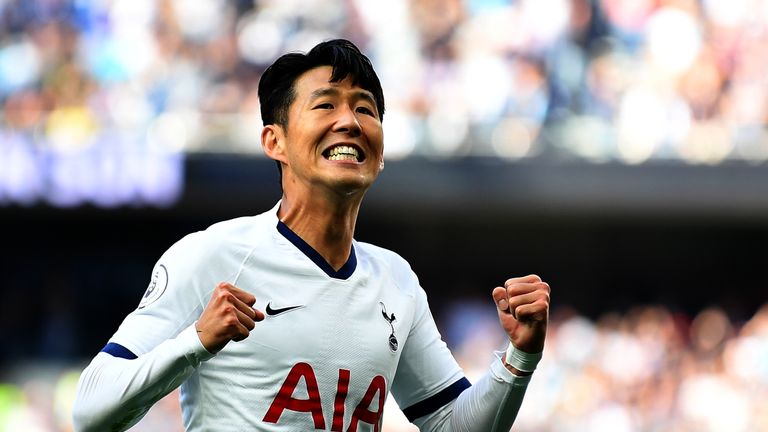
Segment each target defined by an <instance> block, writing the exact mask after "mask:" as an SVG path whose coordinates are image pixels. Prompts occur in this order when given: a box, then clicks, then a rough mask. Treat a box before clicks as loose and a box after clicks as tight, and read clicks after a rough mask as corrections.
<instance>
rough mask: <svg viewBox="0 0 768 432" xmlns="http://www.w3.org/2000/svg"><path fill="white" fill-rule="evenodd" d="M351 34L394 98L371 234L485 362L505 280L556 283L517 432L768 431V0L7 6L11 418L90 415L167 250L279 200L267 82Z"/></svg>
mask: <svg viewBox="0 0 768 432" xmlns="http://www.w3.org/2000/svg"><path fill="white" fill-rule="evenodd" d="M334 37H345V38H348V39H350V40H352V41H354V42H355V43H357V44H358V45H359V46H360V47H361V48H362V49H363V50H364V51H365V52H366V53H367V54H368V55H369V57H370V58H371V60H372V61H373V63H374V65H375V67H376V69H377V71H378V73H379V75H380V77H381V80H382V84H383V87H384V91H385V95H386V98H387V99H386V102H387V113H386V115H385V118H384V128H385V137H386V138H385V145H386V150H385V155H386V159H387V166H386V169H385V171H384V172H383V173H382V175H381V177H380V179H379V181H378V183H377V184H376V185H375V186H374V188H373V189H372V190H371V191H370V192H369V194H368V196H367V198H366V202H365V203H364V207H363V209H362V212H361V215H360V220H359V224H358V229H357V238H358V239H359V240H364V241H369V242H373V243H377V244H379V245H382V246H385V247H388V248H391V249H394V250H395V251H397V252H399V253H400V254H401V255H403V256H404V257H405V258H406V259H408V260H409V261H410V263H411V264H412V266H413V268H414V269H415V270H416V272H417V273H418V274H419V276H420V280H421V282H422V284H423V286H424V287H425V289H426V291H427V293H428V295H429V297H430V302H431V305H432V308H433V312H434V314H435V316H436V319H437V321H438V325H439V326H440V328H441V329H442V331H443V335H444V338H445V339H446V341H447V342H448V343H449V345H450V346H451V347H452V349H453V350H454V353H455V355H456V356H457V358H458V359H459V361H460V362H461V364H462V365H463V367H464V368H465V370H466V372H467V374H468V375H469V376H470V377H471V378H476V377H478V376H479V375H480V374H482V373H483V371H485V370H486V369H487V366H488V365H489V364H490V362H491V360H492V357H491V352H492V351H493V350H494V349H499V348H502V347H503V344H504V342H503V336H502V335H501V334H500V331H499V330H498V328H497V327H496V323H495V319H496V318H495V312H494V308H493V304H492V302H491V301H490V297H489V296H490V291H491V289H492V288H493V287H494V286H496V285H498V284H499V283H501V282H503V281H504V280H505V279H506V278H507V277H510V276H515V275H524V274H528V273H537V274H540V275H541V276H542V277H543V278H544V279H545V280H547V281H549V282H550V283H551V285H552V287H553V311H552V317H551V318H552V325H551V328H550V333H549V337H548V342H547V347H546V353H545V356H544V360H543V362H542V363H541V366H540V369H539V371H537V372H536V375H535V377H534V379H533V381H532V384H531V386H530V387H529V390H528V394H527V396H526V400H525V402H524V404H523V408H522V410H521V412H520V415H519V418H518V422H517V423H516V426H515V428H514V430H517V431H612V432H617V431H618V432H621V431H725V430H727V431H757V430H768V404H766V403H765V401H766V400H768V307H766V306H765V305H766V303H768V274H767V273H768V266H766V262H767V260H768V246H766V245H768V166H767V165H766V159H768V128H767V124H768V1H766V0H698V1H697V0H442V1H441V0H387V1H376V0H269V1H267V0H265V1H254V0H237V1H236V0H231V1H225V0H157V1H154V0H93V1H86V0H35V1H30V0H0V110H1V111H0V119H1V121H2V124H1V125H0V239H1V240H0V241H1V242H2V243H1V244H2V247H1V248H0V275H1V276H0V290H1V291H0V431H14V432H15V431H26V432H36V431H70V430H72V426H71V421H70V409H71V404H72V398H73V391H74V387H75V385H76V381H77V377H78V375H79V372H80V370H82V368H83V367H84V366H85V365H86V364H87V362H88V360H89V359H90V358H91V357H92V356H93V355H95V353H96V352H98V350H99V349H100V348H101V347H102V346H103V345H104V343H105V342H106V341H107V339H108V338H109V336H110V335H111V334H112V333H113V332H114V330H115V329H116V328H117V326H118V324H119V323H120V321H121V320H122V318H123V317H124V316H125V314H127V313H128V312H130V311H131V310H132V309H133V308H135V307H136V305H137V304H138V301H139V299H140V297H141V296H142V293H143V292H144V290H145V288H146V286H147V284H148V282H149V278H150V272H151V268H152V265H153V264H154V262H155V260H156V259H157V258H158V257H159V256H160V254H161V253H162V252H163V251H164V250H165V249H166V248H168V247H169V246H170V245H171V244H172V243H173V242H175V241H176V240H178V239H179V238H181V237H182V236H184V235H185V234H187V233H189V232H192V231H197V230H200V229H204V228H205V227H207V226H208V225H210V224H212V223H214V222H216V221H218V220H222V219H226V218H230V217H235V216H241V215H248V214H256V213H260V212H262V211H265V210H266V209H268V208H270V207H271V206H272V205H273V204H274V202H275V201H276V200H277V199H278V198H279V186H278V182H277V179H278V177H277V171H276V169H275V166H274V164H273V163H272V162H271V161H269V160H267V159H266V158H265V157H264V156H263V154H262V151H261V149H260V145H259V139H258V137H259V132H260V129H261V119H260V117H259V109H258V107H259V101H258V98H257V96H256V84H257V83H258V80H259V76H260V74H261V73H262V71H263V70H264V68H265V67H266V66H267V65H268V64H270V63H271V62H272V61H273V60H274V59H275V58H276V57H277V56H278V55H280V54H282V53H284V52H286V51H295V50H300V51H304V50H307V49H308V48H310V47H311V46H313V45H314V44H316V43H317V42H319V41H321V40H324V39H329V38H334ZM177 398H178V395H177V394H176V393H173V394H171V395H170V396H169V397H168V398H166V399H165V400H163V401H162V402H161V403H159V404H158V405H156V406H155V408H153V410H152V411H151V412H150V414H149V415H148V416H147V417H146V418H145V419H144V420H143V421H142V422H141V423H140V424H139V425H137V426H136V427H135V428H134V430H136V431H176V430H181V429H180V413H179V408H178V402H177ZM388 404H390V406H388V408H387V410H386V413H387V414H386V416H387V420H386V421H385V431H387V432H398V431H411V430H413V428H412V427H409V426H408V425H407V424H406V423H405V422H404V420H403V418H402V416H401V414H399V412H398V410H397V408H396V407H395V406H394V405H392V402H391V401H390V402H388Z"/></svg>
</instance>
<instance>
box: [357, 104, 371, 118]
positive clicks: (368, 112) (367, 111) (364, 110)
mask: <svg viewBox="0 0 768 432" xmlns="http://www.w3.org/2000/svg"><path fill="white" fill-rule="evenodd" d="M357 112H359V113H363V114H366V115H369V116H372V117H376V115H375V114H374V113H373V111H371V109H370V108H368V107H364V106H361V107H357Z"/></svg>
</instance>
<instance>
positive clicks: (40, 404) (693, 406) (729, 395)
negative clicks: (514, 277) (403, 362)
mask: <svg viewBox="0 0 768 432" xmlns="http://www.w3.org/2000/svg"><path fill="white" fill-rule="evenodd" d="M457 307H461V310H462V311H463V312H464V313H463V314H452V313H448V314H443V315H447V316H450V317H456V318H451V319H455V321H451V320H449V321H447V322H446V327H447V332H446V333H445V337H446V339H447V341H448V342H449V345H451V346H452V347H453V352H454V355H456V357H457V360H458V361H459V363H460V364H461V366H462V367H463V368H464V370H465V372H466V373H467V375H468V376H469V377H470V378H471V379H472V380H476V379H477V378H478V377H479V376H480V375H481V374H482V373H484V372H485V371H486V370H487V368H488V365H489V363H490V361H492V356H490V355H489V353H491V352H492V351H493V350H494V349H496V348H499V347H501V346H502V345H503V343H502V342H501V341H500V340H499V338H498V337H499V333H500V332H499V330H498V323H497V322H496V316H495V311H494V310H493V308H492V307H491V308H490V309H489V308H488V307H487V305H486V306H479V305H474V303H473V302H472V301H471V300H469V301H468V302H463V303H462V304H461V305H460V306H459V305H457ZM502 337H503V336H502ZM79 370H80V365H77V366H75V367H74V368H64V367H61V366H59V367H58V368H56V367H52V366H51V365H48V366H47V368H46V367H42V366H29V365H27V366H25V367H24V368H20V369H19V370H18V371H17V373H16V374H15V377H16V378H15V381H14V382H13V383H7V384H4V385H0V430H7V431H21V430H23V431H27V432H54V431H55V432H69V431H71V430H72V429H71V423H70V419H69V413H70V412H71V404H72V399H73V392H74V389H75V384H76V381H77V376H78V373H79ZM766 400H768V305H766V306H764V307H763V308H762V309H760V310H759V311H758V312H757V313H756V314H755V315H754V316H753V317H751V319H749V320H748V321H746V322H743V323H736V322H733V321H732V320H731V319H730V318H729V317H728V316H727V315H726V314H725V313H724V312H723V310H721V309H719V308H717V307H712V308H708V309H706V310H703V311H701V312H700V313H698V314H697V315H696V316H694V317H687V316H685V315H682V314H675V313H672V312H671V311H670V310H668V309H666V308H664V307H661V306H643V307H636V308H634V309H632V310H630V311H628V312H626V313H622V314H619V313H608V314H605V315H603V316H602V317H600V318H599V319H597V320H590V319H588V318H586V317H584V316H582V315H579V314H576V313H574V312H571V311H568V310H563V309H561V310H559V311H556V312H555V313H554V315H553V316H552V322H551V327H550V329H549V333H548V338H547V345H546V348H545V355H544V359H543V360H542V363H541V364H540V365H539V368H538V370H537V371H536V373H535V374H534V379H533V380H532V382H531V385H530V386H529V389H528V392H527V394H526V397H525V401H524V403H523V407H522V409H521V411H520V414H519V416H518V420H517V422H516V424H515V427H514V428H513V430H515V431H521V432H522V431H532V432H533V431H536V432H541V431H544V432H547V431H552V432H569V431H574V432H577V431H578V432H585V431H587V432H602V431H605V432H630V431H638V432H640V431H655V432H667V431H669V432H671V431H675V432H685V431H690V432H708V431H712V432H714V431H729V432H740V431H743V432H748V431H758V430H768V405H766V404H765V401H766ZM387 404H388V406H387V408H386V409H385V420H384V429H383V430H384V432H412V431H416V430H417V429H416V428H415V427H414V426H412V425H410V424H408V423H407V421H406V420H405V417H404V416H403V415H402V413H401V412H400V411H399V410H398V409H397V407H396V405H394V403H393V402H392V401H391V400H388V401H387ZM180 419H181V414H180V410H179V404H178V392H174V393H172V394H171V395H169V396H168V397H166V398H165V399H164V400H162V401H161V402H159V403H158V404H157V405H156V406H155V407H154V408H153V409H152V410H151V411H150V413H149V414H148V415H147V417H145V418H144V419H143V420H142V421H141V422H140V423H139V424H138V425H137V426H135V427H134V428H133V429H132V430H133V431H135V432H137V431H147V432H149V431H158V430H162V431H168V432H172V431H181V430H183V428H182V427H181V420H180Z"/></svg>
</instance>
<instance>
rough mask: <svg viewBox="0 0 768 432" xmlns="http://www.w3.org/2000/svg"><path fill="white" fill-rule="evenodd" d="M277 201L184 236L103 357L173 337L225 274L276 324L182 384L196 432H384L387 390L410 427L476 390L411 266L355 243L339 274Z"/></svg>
mask: <svg viewBox="0 0 768 432" xmlns="http://www.w3.org/2000/svg"><path fill="white" fill-rule="evenodd" d="M278 206H279V204H278ZM278 206H276V207H275V208H273V209H272V210H271V211H269V212H266V213H263V214H261V215H258V216H253V217H243V218H238V219H233V220H230V221H225V222H221V223H218V224H215V225H213V226H211V227H210V228H208V229H207V230H205V231H201V232H198V233H194V234H191V235H188V236H186V237H185V238H183V239H182V240H180V241H179V242H178V243H176V244H174V245H173V246H172V247H171V248H170V249H169V250H168V251H167V252H166V253H165V254H164V255H163V256H162V257H161V258H160V260H159V261H158V263H157V264H156V266H155V268H154V270H153V275H152V280H151V282H150V286H149V288H148V289H147V292H146V294H145V295H144V298H143V299H142V300H141V303H140V304H139V307H138V309H136V310H135V311H134V312H132V313H131V314H129V315H128V316H127V317H126V318H125V320H124V322H123V323H122V324H121V326H120V328H119V329H118V331H117V332H116V333H115V334H114V336H113V337H112V338H111V339H110V343H109V344H107V346H106V347H105V348H104V350H103V351H104V352H107V353H109V354H112V355H113V356H116V357H123V358H135V357H136V356H141V355H143V354H145V353H147V352H149V351H151V350H152V349H153V348H154V347H156V346H157V345H158V344H160V343H161V342H163V341H165V340H167V339H170V338H174V337H176V336H177V335H178V334H179V333H180V332H182V331H183V330H184V329H187V328H189V327H190V326H191V325H193V324H194V322H195V320H197V319H198V317H199V316H200V314H201V313H202V311H203V309H204V308H205V306H206V305H207V303H208V300H209V298H210V296H211V293H212V291H213V290H214V288H215V287H216V285H217V284H218V283H220V282H222V281H227V282H230V283H232V284H233V285H235V286H237V287H238V288H240V289H243V290H245V291H248V292H250V293H252V294H253V295H255V296H256V305H255V307H256V308H257V309H260V310H261V311H263V312H264V313H265V315H266V318H265V319H264V320H263V321H261V322H257V323H256V328H255V329H254V330H253V331H251V333H250V336H249V337H248V338H246V339H245V340H243V341H241V342H230V343H229V344H227V346H226V347H225V348H224V349H223V350H222V351H220V352H219V353H218V354H217V355H216V356H214V357H212V358H210V359H208V360H207V361H204V362H202V363H201V364H200V366H199V367H198V368H197V369H196V370H195V372H194V373H193V374H192V375H191V376H190V377H189V378H188V379H187V380H186V381H185V382H184V383H183V384H182V386H181V395H182V396H181V403H182V411H183V416H184V424H185V426H186V428H187V430H189V431H203V430H206V431H207V430H215V431H229V430H231V431H243V430H260V431H261V430H263V431H310V430H332V431H348V430H351V431H355V430H357V431H368V430H375V431H378V430H380V423H381V418H382V411H383V408H384V400H385V399H386V396H387V393H388V392H390V391H391V392H392V394H393V395H394V397H395V399H396V400H397V403H398V405H399V406H400V407H403V408H404V409H403V412H404V413H405V414H406V416H408V418H409V419H410V420H412V421H413V420H414V419H416V418H419V417H422V416H424V415H427V414H430V413H432V412H433V411H435V410H437V409H439V408H440V407H442V406H444V405H445V404H447V403H449V402H451V401H452V400H454V399H455V398H456V397H457V396H458V395H459V394H460V393H461V392H462V391H463V390H464V389H466V388H467V387H469V382H468V381H467V380H466V379H465V378H464V375H463V373H462V371H461V369H460V368H459V366H458V365H457V363H456V361H455V360H454V358H453V356H452V355H451V353H450V352H449V351H448V349H447V347H446V345H445V343H444V342H443V341H442V340H441V338H440V334H439V333H438V330H437V328H436V326H435V323H434V320H433V318H432V315H431V313H430V311H429V307H428V305H427V299H426V294H425V293H424V290H423V289H422V288H421V287H420V286H419V282H418V279H417V278H416V276H415V275H414V273H413V271H412V270H411V269H410V266H409V265H408V263H407V262H406V261H405V260H403V259H402V258H401V257H399V256H398V255H396V254H395V253H393V252H390V251H388V250H385V249H382V248H379V247H376V246H373V245H370V244H366V243H361V242H357V241H354V242H353V244H352V251H351V254H350V258H349V260H348V262H347V263H346V264H345V265H344V266H343V267H342V268H341V269H340V270H338V271H335V270H334V269H333V268H331V267H330V265H328V263H327V262H326V261H325V260H324V259H323V258H322V257H321V256H320V255H319V253H317V251H315V250H314V249H312V247H310V246H309V245H308V244H307V243H305V242H304V241H303V240H302V239H301V238H299V237H298V236H297V235H296V234H295V233H293V232H292V231H291V230H290V229H289V228H288V227H287V226H286V225H284V224H283V223H282V222H280V221H279V220H278V218H277V209H278ZM198 349H199V348H198Z"/></svg>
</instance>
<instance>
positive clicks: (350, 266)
mask: <svg viewBox="0 0 768 432" xmlns="http://www.w3.org/2000/svg"><path fill="white" fill-rule="evenodd" d="M277 231H278V232H279V233H280V234H282V235H283V237H285V238H286V239H288V241H289V242H291V243H293V245H294V246H296V247H297V248H298V249H299V250H300V251H301V252H302V253H303V254H304V255H306V256H307V258H309V259H311V260H312V262H314V263H315V265H317V266H318V267H320V269H321V270H322V271H324V272H325V274H327V275H328V276H330V277H332V278H334V279H348V278H349V277H350V276H352V273H354V272H355V268H357V257H356V256H355V247H354V246H352V248H351V249H350V251H349V259H347V262H345V263H344V265H343V266H341V268H340V269H339V270H338V271H337V270H334V268H333V267H331V265H330V264H328V261H326V260H325V258H323V256H322V255H320V252H318V251H316V250H315V248H313V247H312V246H310V245H309V243H307V242H305V241H304V239H302V238H301V237H299V235H298V234H296V233H295V232H293V231H291V229H290V228H288V225H286V224H284V223H283V221H281V220H279V219H278V221H277Z"/></svg>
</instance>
